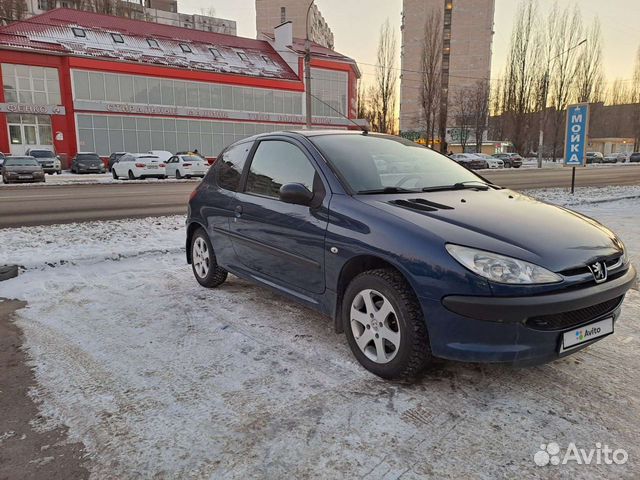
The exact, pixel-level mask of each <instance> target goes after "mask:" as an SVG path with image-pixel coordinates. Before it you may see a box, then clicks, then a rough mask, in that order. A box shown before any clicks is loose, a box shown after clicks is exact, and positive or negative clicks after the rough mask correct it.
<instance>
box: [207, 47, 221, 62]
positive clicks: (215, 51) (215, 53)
mask: <svg viewBox="0 0 640 480" xmlns="http://www.w3.org/2000/svg"><path fill="white" fill-rule="evenodd" d="M209 51H210V52H211V55H213V58H216V59H218V58H222V55H220V51H219V50H218V49H217V48H213V47H211V48H210V49H209Z"/></svg>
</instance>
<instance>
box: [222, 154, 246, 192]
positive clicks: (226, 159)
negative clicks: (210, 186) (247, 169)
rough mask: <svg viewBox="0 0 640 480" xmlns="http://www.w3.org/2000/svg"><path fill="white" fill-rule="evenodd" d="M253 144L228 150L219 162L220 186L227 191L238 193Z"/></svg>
mask: <svg viewBox="0 0 640 480" xmlns="http://www.w3.org/2000/svg"><path fill="white" fill-rule="evenodd" d="M252 146H253V142H246V143H241V144H239V145H234V146H232V147H231V148H229V149H227V150H226V151H225V152H224V153H223V154H222V157H221V158H220V159H219V160H218V162H217V164H218V185H220V186H221V187H222V188H224V189H226V190H231V191H233V192H236V191H238V187H239V186H240V177H242V170H243V169H244V164H245V163H246V161H247V156H248V155H249V151H250V150H251V147H252Z"/></svg>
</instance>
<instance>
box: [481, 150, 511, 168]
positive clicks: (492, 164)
mask: <svg viewBox="0 0 640 480" xmlns="http://www.w3.org/2000/svg"><path fill="white" fill-rule="evenodd" d="M474 155H476V156H477V157H480V158H483V159H485V160H486V161H487V163H488V164H489V168H504V162H503V161H502V160H500V159H499V158H496V157H492V156H491V155H487V154H486V153H475V154H474Z"/></svg>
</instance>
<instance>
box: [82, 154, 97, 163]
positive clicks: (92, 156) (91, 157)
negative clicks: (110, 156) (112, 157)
mask: <svg viewBox="0 0 640 480" xmlns="http://www.w3.org/2000/svg"><path fill="white" fill-rule="evenodd" d="M77 158H78V160H82V161H84V162H86V161H88V160H89V161H90V160H93V161H96V162H99V161H100V157H98V155H95V154H91V153H88V154H80V155H78V157H77Z"/></svg>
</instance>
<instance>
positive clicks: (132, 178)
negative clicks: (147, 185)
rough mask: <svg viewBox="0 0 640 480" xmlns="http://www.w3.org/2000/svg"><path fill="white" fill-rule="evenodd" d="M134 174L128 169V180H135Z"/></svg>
mask: <svg viewBox="0 0 640 480" xmlns="http://www.w3.org/2000/svg"><path fill="white" fill-rule="evenodd" d="M135 179H136V176H135V175H134V174H133V172H132V171H131V170H129V180H135Z"/></svg>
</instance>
